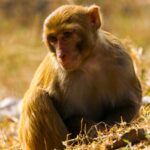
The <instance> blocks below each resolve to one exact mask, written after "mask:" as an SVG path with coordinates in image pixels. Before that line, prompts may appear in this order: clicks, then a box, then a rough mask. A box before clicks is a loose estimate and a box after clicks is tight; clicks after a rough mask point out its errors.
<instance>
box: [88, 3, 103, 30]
mask: <svg viewBox="0 0 150 150" xmlns="http://www.w3.org/2000/svg"><path fill="white" fill-rule="evenodd" d="M99 12H100V7H99V6H97V5H92V6H90V7H89V8H88V14H89V17H90V22H91V25H92V26H93V27H94V28H95V29H98V28H100V26H101V19H100V13H99Z"/></svg>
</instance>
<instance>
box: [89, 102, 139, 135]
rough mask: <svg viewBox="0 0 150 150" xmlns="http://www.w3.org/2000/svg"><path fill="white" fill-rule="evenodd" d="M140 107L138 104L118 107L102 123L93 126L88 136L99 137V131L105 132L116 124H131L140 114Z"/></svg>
mask: <svg viewBox="0 0 150 150" xmlns="http://www.w3.org/2000/svg"><path fill="white" fill-rule="evenodd" d="M138 110H139V106H138V105H136V104H131V105H126V106H124V107H118V108H116V109H114V110H112V111H110V112H109V113H108V114H107V115H106V116H105V118H104V120H102V122H100V123H98V124H96V125H94V126H92V127H91V128H90V130H89V131H88V136H89V137H90V138H94V137H96V136H97V131H98V130H101V131H103V130H105V129H106V128H107V129H109V128H111V127H112V126H113V125H114V124H116V123H120V122H121V121H125V122H127V123H129V122H130V121H131V120H132V119H134V117H135V116H136V115H137V114H138Z"/></svg>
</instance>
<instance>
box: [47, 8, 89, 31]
mask: <svg viewBox="0 0 150 150" xmlns="http://www.w3.org/2000/svg"><path fill="white" fill-rule="evenodd" d="M87 12H88V7H83V6H78V5H64V6H61V7H59V8H57V9H56V10H55V11H53V12H52V13H51V14H50V15H49V16H48V17H47V18H46V19H45V22H44V25H45V26H46V27H47V28H51V27H53V26H56V25H60V24H63V23H66V22H68V23H69V22H70V21H71V19H73V20H74V21H76V20H78V19H79V18H81V16H85V15H86V14H87Z"/></svg>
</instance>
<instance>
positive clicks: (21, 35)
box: [0, 0, 150, 150]
mask: <svg viewBox="0 0 150 150" xmlns="http://www.w3.org/2000/svg"><path fill="white" fill-rule="evenodd" d="M75 1H76V2H78V3H81V0H75ZM23 2H24V3H26V4H25V5H22V3H23ZM28 2H29V1H27V0H22V1H20V0H15V1H14V4H11V5H10V1H5V0H2V1H1V2H0V8H2V7H3V9H0V72H1V73H0V89H1V90H0V99H1V98H4V97H7V96H15V97H18V98H20V97H22V96H23V94H24V92H25V91H26V89H27V88H28V86H29V83H30V81H31V79H32V76H33V73H34V72H35V70H36V68H37V66H38V65H39V63H40V61H41V60H42V59H43V57H44V56H45V54H46V53H47V50H46V47H45V46H44V44H43V43H42V40H41V32H42V23H43V19H44V18H45V16H46V15H47V14H49V12H50V11H51V10H53V9H54V8H55V7H56V6H58V5H60V4H61V3H65V0H63V1H61V0H58V1H55V2H53V3H48V2H50V1H48V0H45V1H42V3H41V4H43V5H42V7H37V6H41V4H39V3H38V2H39V1H36V2H37V6H36V5H35V4H34V2H31V1H30V2H29V3H28ZM87 2H89V3H91V2H95V3H97V4H100V6H101V10H102V12H103V18H104V21H103V28H104V29H106V30H107V31H110V32H112V33H113V34H115V35H117V36H118V37H119V38H122V39H132V40H131V41H134V43H136V44H133V43H132V42H129V41H126V43H127V44H126V46H127V47H128V50H129V51H130V54H131V55H132V57H133V59H134V61H135V63H136V64H137V69H138V75H139V78H140V79H141V83H142V86H143V95H149V96H150V84H149V83H150V78H149V75H150V71H149V65H150V60H149V57H150V45H149V39H150V34H149V29H150V21H149V14H150V3H149V2H148V1H140V0H134V1H131V0H126V1H124V0H116V1H115V2H114V1H109V0H105V1H99V0H92V1H90V0H88V1H86V2H85V1H82V3H84V4H85V3H86V4H87ZM6 3H7V4H6ZM45 4H46V5H45ZM8 6H9V7H8ZM10 6H11V7H10ZM27 8H30V9H28V10H27ZM36 8H39V9H36ZM43 8H44V9H43ZM16 10H17V14H19V15H16V12H15V11H16ZM31 10H32V11H31ZM26 12H27V13H26ZM128 37H129V38H128ZM141 47H142V48H143V57H142V58H141V57H140V59H139V57H138V53H137V50H139V49H140V48H141ZM149 122H150V105H143V106H142V108H141V113H140V116H139V117H138V118H137V119H136V120H135V121H134V122H133V123H132V124H131V125H129V126H128V125H126V124H124V123H122V124H121V125H120V126H119V127H118V126H114V127H113V128H112V129H111V130H110V131H105V132H103V133H102V132H99V131H98V134H99V136H98V137H97V138H95V139H94V141H93V142H90V143H89V144H88V145H85V144H83V138H84V136H83V135H82V136H81V135H79V136H78V137H77V138H76V139H73V140H75V141H77V143H78V144H77V145H76V146H71V145H67V141H66V142H64V144H66V146H67V147H66V149H67V150H70V149H73V150H88V149H89V150H98V149H100V150H104V149H105V145H107V144H112V143H113V142H114V141H116V140H117V139H118V138H120V136H121V135H122V134H124V133H125V132H127V131H129V130H130V129H139V128H144V129H145V130H146V132H147V135H146V136H147V140H145V141H142V142H140V143H139V144H136V145H133V146H132V145H131V144H130V141H126V142H127V146H126V147H124V148H122V149H124V150H127V149H136V150H137V149H138V150H140V149H145V150H148V149H150V125H149ZM17 126H18V120H16V119H15V118H9V119H6V120H4V121H3V122H0V150H8V149H9V150H18V149H20V145H19V142H18V136H17V129H18V127H17Z"/></svg>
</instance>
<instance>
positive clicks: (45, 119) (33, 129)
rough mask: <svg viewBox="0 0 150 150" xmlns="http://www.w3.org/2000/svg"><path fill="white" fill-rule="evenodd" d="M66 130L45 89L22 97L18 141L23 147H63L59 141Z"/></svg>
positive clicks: (32, 149)
mask: <svg viewBox="0 0 150 150" xmlns="http://www.w3.org/2000/svg"><path fill="white" fill-rule="evenodd" d="M67 133H68V131H67V129H66V127H65V124H64V123H63V121H62V119H61V117H60V116H59V114H58V113H57V111H56V109H55V107H54V106H53V103H52V101H51V100H50V97H49V95H48V93H47V92H46V91H44V90H43V89H40V88H36V89H34V91H30V93H29V92H28V93H27V94H26V96H25V97H24V103H23V110H22V115H21V119H20V128H19V134H20V141H21V142H22V143H23V149H26V150H37V149H40V150H45V149H50V148H51V149H54V148H57V149H63V145H62V144H61V142H62V141H63V140H65V138H66V135H67Z"/></svg>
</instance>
